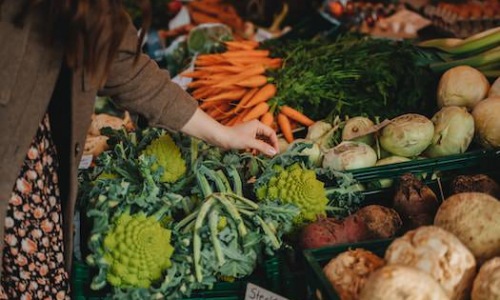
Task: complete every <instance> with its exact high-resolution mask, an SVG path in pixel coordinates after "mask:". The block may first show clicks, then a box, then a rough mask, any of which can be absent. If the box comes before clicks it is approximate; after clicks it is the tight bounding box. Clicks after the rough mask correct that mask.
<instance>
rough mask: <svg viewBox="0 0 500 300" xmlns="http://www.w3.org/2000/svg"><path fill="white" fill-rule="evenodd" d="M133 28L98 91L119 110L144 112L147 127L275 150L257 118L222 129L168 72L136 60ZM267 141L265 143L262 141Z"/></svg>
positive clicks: (214, 142)
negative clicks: (199, 107) (173, 80)
mask: <svg viewBox="0 0 500 300" xmlns="http://www.w3.org/2000/svg"><path fill="white" fill-rule="evenodd" d="M137 40H138V39H137V31H136V30H135V29H134V27H133V25H132V24H131V23H130V26H129V29H128V31H127V34H126V36H125V38H124V40H123V42H122V44H121V46H120V50H119V52H118V55H117V57H116V59H115V61H114V62H113V64H112V66H111V70H110V72H109V75H108V78H107V81H106V84H105V86H104V88H103V89H102V90H100V92H99V93H100V94H101V95H106V96H110V97H112V98H113V99H114V100H116V102H117V104H118V105H119V106H121V107H123V108H124V109H127V110H129V111H132V112H136V113H139V114H141V115H143V116H144V117H145V118H146V119H147V120H148V122H149V125H150V126H153V127H161V128H166V129H168V130H172V131H179V130H180V131H182V132H184V133H186V134H188V135H191V136H194V137H198V138H200V139H202V140H205V141H206V142H208V143H210V144H212V145H215V146H219V147H222V148H225V149H246V148H251V149H256V150H258V151H260V152H262V153H264V154H267V155H274V154H275V153H277V151H278V142H277V138H276V134H275V133H274V131H273V130H272V129H271V128H269V127H267V126H264V125H263V124H262V123H260V122H258V121H254V122H248V123H245V124H241V125H239V126H235V127H226V126H223V125H221V124H220V123H218V122H217V121H215V120H214V119H212V118H211V117H210V116H208V115H207V114H205V113H204V112H203V111H202V110H200V109H198V108H197V106H198V104H197V102H196V100H194V99H193V98H192V97H191V96H190V95H189V94H188V93H187V92H185V91H184V90H183V89H182V88H181V87H180V86H178V85H177V84H175V83H173V82H172V81H171V80H170V76H169V74H168V72H167V71H165V70H161V69H160V68H159V67H158V65H157V64H156V62H154V61H153V60H152V59H150V58H149V57H148V56H147V55H145V54H141V55H140V56H139V58H138V60H136V46H137ZM263 140H266V141H267V142H268V143H265V142H263Z"/></svg>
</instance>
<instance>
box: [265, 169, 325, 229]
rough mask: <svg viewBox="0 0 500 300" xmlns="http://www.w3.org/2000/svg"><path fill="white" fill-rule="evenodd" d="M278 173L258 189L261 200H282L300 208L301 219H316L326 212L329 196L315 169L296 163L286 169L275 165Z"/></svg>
mask: <svg viewBox="0 0 500 300" xmlns="http://www.w3.org/2000/svg"><path fill="white" fill-rule="evenodd" d="M275 171H276V174H275V176H273V177H271V179H270V180H269V181H268V182H267V184H265V185H263V186H260V187H259V188H258V189H257V190H256V195H257V198H258V199H259V200H276V199H278V200H280V201H282V202H283V203H292V204H295V205H297V206H298V207H299V208H300V216H299V221H308V222H309V221H315V220H316V219H317V218H318V216H324V215H325V214H326V206H327V203H328V198H327V197H326V191H325V189H324V183H323V182H321V181H319V180H318V179H317V178H316V173H315V172H314V171H313V170H307V169H303V168H302V167H301V166H300V165H299V164H294V165H292V166H290V167H288V168H286V169H284V168H283V167H281V166H278V167H275Z"/></svg>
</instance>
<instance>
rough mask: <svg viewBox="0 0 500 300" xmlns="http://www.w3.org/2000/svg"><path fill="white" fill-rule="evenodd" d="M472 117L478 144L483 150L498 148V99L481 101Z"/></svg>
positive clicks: (499, 144)
mask: <svg viewBox="0 0 500 300" xmlns="http://www.w3.org/2000/svg"><path fill="white" fill-rule="evenodd" d="M472 116H473V117H474V124H475V130H476V138H477V141H478V143H479V144H480V145H481V146H483V147H484V148H496V147H500V97H496V98H488V99H485V100H483V101H481V102H480V103H479V104H478V105H477V106H476V107H474V110H473V111H472Z"/></svg>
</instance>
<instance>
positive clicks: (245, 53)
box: [221, 50, 269, 58]
mask: <svg viewBox="0 0 500 300" xmlns="http://www.w3.org/2000/svg"><path fill="white" fill-rule="evenodd" d="M221 55H222V56H223V57H225V58H240V57H248V58H258V57H266V58H267V57H269V50H241V51H228V52H224V53H222V54H221Z"/></svg>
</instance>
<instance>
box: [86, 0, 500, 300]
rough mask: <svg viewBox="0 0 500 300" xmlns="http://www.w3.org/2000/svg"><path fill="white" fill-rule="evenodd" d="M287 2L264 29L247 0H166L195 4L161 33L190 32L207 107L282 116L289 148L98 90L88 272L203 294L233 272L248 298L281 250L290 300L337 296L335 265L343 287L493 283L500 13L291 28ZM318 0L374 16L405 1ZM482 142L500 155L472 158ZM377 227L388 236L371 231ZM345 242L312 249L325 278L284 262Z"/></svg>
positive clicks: (110, 281) (348, 294) (400, 291)
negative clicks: (484, 21) (403, 31)
mask: <svg viewBox="0 0 500 300" xmlns="http://www.w3.org/2000/svg"><path fill="white" fill-rule="evenodd" d="M285 2H286V3H284V4H283V5H282V6H281V10H280V11H279V12H278V13H276V14H275V15H274V18H272V24H271V26H270V27H269V28H267V29H268V31H266V30H265V28H263V27H262V28H256V27H255V24H252V23H251V22H249V21H248V17H247V16H245V15H244V14H242V11H245V9H242V8H241V5H242V4H241V3H239V4H238V5H237V4H235V3H232V1H221V0H196V1H189V2H187V3H180V2H177V1H162V2H161V4H159V3H155V5H161V6H163V7H166V8H167V11H166V14H167V15H166V18H169V19H170V18H173V17H174V16H175V14H176V13H178V12H179V11H180V12H181V13H179V14H184V16H189V18H188V20H187V22H184V23H183V24H181V25H179V26H178V27H176V28H172V29H171V30H170V29H168V30H167V29H160V31H158V35H159V37H160V39H163V42H164V43H168V42H173V41H174V39H177V40H176V43H177V42H178V43H179V44H178V47H179V48H178V49H177V50H175V51H180V52H178V53H177V54H179V56H178V57H177V56H176V55H177V54H175V55H173V54H172V53H170V52H169V53H170V56H169V58H168V59H174V60H175V63H172V65H175V68H176V69H177V70H178V71H179V72H178V76H177V77H176V80H177V79H178V80H180V81H181V82H182V83H183V84H181V86H183V87H185V88H186V91H187V92H188V93H190V94H191V95H192V96H193V98H195V99H196V100H197V101H198V104H199V108H201V109H202V110H204V111H205V112H206V113H207V114H209V115H210V116H211V117H213V118H214V119H216V120H217V121H219V122H220V123H222V124H224V125H226V126H235V125H238V124H241V123H243V122H248V121H253V120H259V121H261V122H262V123H264V124H265V125H268V126H270V127H271V128H273V129H274V130H275V131H276V133H277V134H278V138H279V143H280V153H279V154H278V155H276V156H275V157H272V158H269V157H265V156H263V155H260V154H258V153H257V152H256V151H253V150H252V149H245V150H241V151H235V150H223V149H218V148H215V147H213V146H211V145H208V144H206V143H205V142H203V141H200V140H197V139H195V138H191V137H188V136H186V135H183V134H181V133H174V132H167V131H165V130H162V129H156V128H150V127H147V126H144V122H142V121H143V120H142V119H141V116H135V115H130V114H129V113H128V112H123V111H119V108H117V107H113V108H110V107H107V106H106V107H103V106H102V107H96V114H95V115H94V116H93V119H92V124H91V126H90V128H89V131H88V138H87V144H86V146H85V154H87V155H91V156H92V164H91V165H90V167H88V168H87V169H84V170H81V171H80V177H79V180H80V190H79V211H80V214H81V218H82V222H83V223H82V224H83V225H82V227H81V228H80V233H81V235H82V237H81V244H82V246H81V247H82V250H81V252H82V258H83V260H84V264H85V266H86V267H88V268H89V278H88V280H87V282H86V283H85V284H86V289H87V290H91V291H92V292H93V293H96V295H98V296H99V297H102V298H111V299H190V297H194V298H195V299H199V298H207V299H209V298H211V297H210V296H206V294H202V295H203V296H200V297H199V298H197V297H198V295H200V293H202V292H205V291H210V290H214V291H218V290H219V291H220V290H222V289H223V288H220V287H221V286H222V285H226V286H231V285H233V291H231V292H229V290H227V291H226V292H225V293H221V294H219V295H217V296H221V297H223V298H224V297H237V298H238V299H240V298H241V299H243V298H242V297H243V293H244V291H242V289H244V288H245V287H244V284H246V283H247V282H252V280H253V279H252V278H255V277H252V276H254V275H256V274H257V275H256V276H257V277H258V276H261V277H262V273H261V272H262V270H263V268H264V267H265V266H266V264H267V263H268V262H269V261H270V260H272V259H275V261H276V262H278V263H277V264H289V265H287V266H286V267H283V265H278V266H276V269H277V270H279V271H277V274H276V275H275V276H276V278H274V282H273V283H270V284H269V285H266V282H265V281H266V280H267V279H269V278H266V280H264V282H263V285H264V287H265V288H268V289H270V290H272V291H273V292H276V293H278V294H280V292H283V291H284V290H287V289H290V286H291V285H297V286H300V287H301V288H302V289H303V290H305V291H306V293H307V296H302V295H301V296H299V295H290V294H288V295H289V296H288V297H290V300H293V299H305V298H307V299H330V296H331V295H330V294H329V293H325V290H324V288H325V287H324V286H321V285H322V284H324V282H327V283H328V288H330V289H333V290H334V292H335V293H336V295H337V296H338V297H337V298H338V299H341V300H345V299H353V300H354V299H370V300H374V299H384V300H385V299H388V300H392V299H396V300H397V299H406V298H405V297H412V299H457V300H461V299H469V298H471V299H473V300H475V299H478V300H479V299H496V298H495V297H498V295H499V292H498V289H497V286H498V283H499V282H500V279H499V278H500V277H499V276H500V273H499V270H500V268H499V262H498V259H499V257H500V250H499V249H500V223H499V220H500V219H499V218H498V216H500V202H499V200H498V199H499V197H500V187H499V182H498V174H497V170H494V166H495V165H498V164H499V161H500V160H498V157H499V152H498V148H499V147H500V130H499V129H500V123H499V122H500V121H498V120H500V118H499V117H498V116H500V78H498V77H499V75H500V74H499V73H498V71H499V68H498V64H499V62H500V60H499V57H500V56H499V55H498V54H499V53H500V52H498V47H500V28H499V27H494V28H491V29H488V30H483V31H482V32H480V33H475V34H474V35H472V34H468V35H464V36H457V37H454V38H436V39H430V40H424V41H412V40H389V39H379V38H373V37H370V36H367V35H363V34H359V32H354V31H356V30H346V31H342V32H341V33H335V34H332V33H331V32H329V33H325V32H322V33H321V34H317V35H316V36H315V38H313V39H303V38H302V39H301V38H287V34H286V32H282V31H281V27H282V25H281V24H283V23H286V18H287V14H288V11H289V9H290V10H292V9H293V8H294V7H293V5H294V4H293V3H291V2H290V3H289V2H287V1H285ZM129 5H130V4H129ZM254 5H262V7H265V5H263V4H261V3H260V4H259V3H257V4H254ZM463 5H466V4H463ZM174 6H179V7H174ZM154 7H156V6H154ZM320 7H321V8H322V9H323V10H324V9H327V10H328V13H329V14H330V16H334V17H336V18H337V19H338V20H348V19H352V18H354V17H356V16H357V15H358V14H359V16H361V15H362V17H363V19H362V20H357V21H361V22H371V21H372V20H370V18H369V17H370V16H371V17H372V18H373V17H374V16H376V18H377V20H373V21H374V22H375V21H383V20H382V19H383V18H384V17H387V16H388V15H389V14H392V9H393V8H394V9H395V7H396V5H389V4H385V5H377V4H372V3H365V2H360V3H351V2H345V3H343V2H341V1H324V2H323V3H322V4H321V6H320ZM447 7H448V6H447ZM449 7H451V6H449ZM449 7H448V8H449ZM461 7H462V6H461ZM491 7H494V5H493V6H491ZM373 9H375V10H376V11H373ZM247 10H248V9H247ZM351 10H352V11H351ZM388 10H391V12H389V11H388ZM368 13H371V15H368ZM161 16H162V15H161V14H160V15H155V19H154V24H155V25H157V24H158V25H159V24H161V22H160V20H159V19H158V17H161ZM177 21H178V20H177ZM351 21H352V20H351ZM357 21H356V22H357ZM353 22H354V21H353ZM346 24H347V23H346ZM344 25H345V24H344ZM297 27H299V28H297V29H296V28H292V29H291V30H292V31H293V30H294V29H296V30H299V31H300V30H305V29H303V28H300V26H299V25H297ZM490 27H493V26H490ZM158 29H159V28H158ZM342 29H344V28H342ZM351 29H352V28H351ZM298 36H300V34H298ZM179 37H181V38H180V39H179ZM149 42H151V40H150V41H149ZM163 50H165V51H167V50H166V49H163ZM163 50H162V51H163ZM171 50H172V49H169V50H168V51H171ZM160 52H161V51H160ZM160 52H158V53H160ZM181 54H182V55H181ZM160 66H162V65H161V63H160ZM172 75H175V74H172ZM184 83H185V85H184ZM470 153H473V154H474V153H475V155H476V156H481V155H483V156H484V157H486V155H487V154H488V153H490V154H491V153H493V154H492V155H493V157H495V159H496V160H495V161H491V162H486V163H485V162H484V161H482V162H481V163H479V162H477V163H476V164H474V168H477V169H472V170H469V169H467V170H466V167H467V166H469V165H470V164H468V163H469V162H468V161H467V160H466V159H465V158H464V157H469V156H467V155H468V154H470ZM460 158H464V159H463V160H460V163H457V164H455V165H452V163H448V164H444V163H443V164H441V163H440V162H442V161H448V160H449V161H453V159H457V160H458V159H460ZM462 162H463V163H464V168H463V170H462V166H461V163H462ZM485 164H490V165H491V168H488V172H484V173H483V172H482V169H481V167H482V166H483V165H485ZM434 165H435V166H437V167H436V168H434V167H433V166H434ZM440 166H443V169H442V170H441V169H439V167H440ZM402 170H403V171H404V172H403V171H402ZM489 170H492V173H491V174H490V173H489ZM394 174H398V175H397V176H395V175H394ZM386 175H387V176H386ZM358 178H361V179H360V180H358ZM380 241H385V242H387V243H386V244H385V246H384V247H383V249H382V251H380V250H381V249H380V248H378V249H371V247H370V245H380ZM360 242H362V243H363V245H365V247H354V246H353V247H351V246H350V245H358V243H360ZM337 247H339V248H338V249H340V248H342V249H343V251H341V252H335V251H333V252H334V253H335V254H334V255H331V256H328V257H326V258H325V257H322V260H321V262H314V263H316V264H318V265H319V266H320V268H319V270H320V272H319V273H320V274H316V275H318V276H322V277H321V278H322V279H324V281H323V280H320V281H319V283H318V282H314V283H312V284H311V282H308V281H310V280H311V279H312V280H314V279H315V278H317V277H315V276H312V277H310V276H308V278H307V280H300V279H298V280H297V279H292V278H290V277H288V278H286V275H287V274H284V271H283V270H287V269H290V270H291V269H293V272H295V273H294V274H302V276H303V275H304V272H305V271H307V270H309V268H312V267H311V266H310V264H311V261H310V260H309V259H310V257H311V256H308V255H309V254H310V253H313V254H314V253H323V252H322V251H324V250H325V249H337ZM372 250H373V251H372ZM375 250H376V251H375ZM292 257H293V258H292ZM303 257H306V258H307V259H306V262H305V263H304V260H302V259H301V258H303ZM82 263H83V262H82ZM294 268H296V269H294ZM313 269H314V268H313ZM313 271H314V272H316V273H318V272H317V268H316V269H314V270H313ZM268 275H269V274H266V276H268ZM288 275H289V274H288ZM309 277H310V278H309ZM300 278H303V277H300ZM294 280H295V281H294ZM267 281H272V280H267ZM237 284H241V285H237ZM286 285H289V286H288V288H287V286H286ZM236 286H237V287H238V288H234V287H236ZM278 287H279V288H278ZM238 289H239V291H237V290H238ZM280 289H281V290H280ZM231 293H233V294H231ZM235 293H239V294H238V295H236V294H235ZM214 295H215V294H214ZM327 296H328V297H327ZM215 297H216V296H215ZM293 297H296V298H293ZM337 298H333V299H337ZM231 299H233V298H231Z"/></svg>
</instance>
